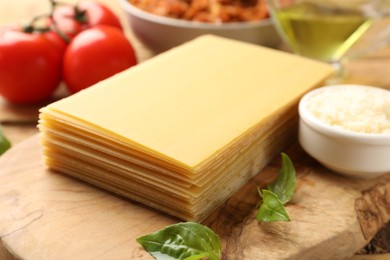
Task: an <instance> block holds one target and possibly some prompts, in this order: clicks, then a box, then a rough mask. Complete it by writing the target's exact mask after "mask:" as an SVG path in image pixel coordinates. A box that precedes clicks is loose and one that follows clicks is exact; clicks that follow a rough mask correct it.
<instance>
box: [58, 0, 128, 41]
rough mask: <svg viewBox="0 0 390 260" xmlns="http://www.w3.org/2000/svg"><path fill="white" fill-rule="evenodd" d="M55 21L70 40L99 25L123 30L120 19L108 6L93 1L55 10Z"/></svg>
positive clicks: (64, 6)
mask: <svg viewBox="0 0 390 260" xmlns="http://www.w3.org/2000/svg"><path fill="white" fill-rule="evenodd" d="M53 19H54V21H55V23H56V25H57V26H58V29H60V30H61V31H62V32H63V33H65V34H66V35H67V36H68V37H69V38H73V37H74V36H76V35H77V34H78V33H80V32H81V31H83V30H85V29H88V28H91V27H93V26H97V25H110V26H114V27H117V28H119V29H121V30H122V25H121V23H120V20H119V18H118V17H117V16H116V15H115V14H114V13H113V12H112V11H111V10H110V9H109V8H108V7H107V6H105V5H103V4H101V3H98V2H92V1H84V2H80V3H79V4H78V5H76V6H71V5H63V6H58V7H56V8H55V9H54V12H53Z"/></svg>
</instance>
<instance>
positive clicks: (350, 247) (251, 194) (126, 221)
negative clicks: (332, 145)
mask: <svg viewBox="0 0 390 260" xmlns="http://www.w3.org/2000/svg"><path fill="white" fill-rule="evenodd" d="M285 152H286V153H287V154H289V156H290V157H291V159H292V160H293V162H294V165H295V167H296V170H297V175H298V182H297V190H296V193H295V195H294V198H293V200H292V202H291V203H289V204H288V205H287V207H286V208H287V211H288V213H289V215H290V217H291V219H292V221H291V222H279V223H261V224H259V223H258V222H257V221H256V219H255V215H256V203H257V202H258V200H259V197H258V194H257V187H259V186H264V185H266V184H267V183H269V182H270V181H272V180H273V178H274V177H275V175H276V174H277V172H278V170H279V167H280V158H276V159H275V160H274V161H273V162H272V163H271V164H270V165H269V166H267V167H266V168H265V169H264V170H263V171H261V172H260V173H259V174H258V175H257V176H256V177H254V178H253V179H252V180H251V181H250V182H249V183H248V184H247V185H245V186H244V187H243V188H242V189H241V190H240V191H239V192H237V193H236V194H235V195H234V196H233V197H232V198H231V199H230V200H228V201H227V202H226V203H225V204H224V205H223V206H222V207H221V208H220V209H218V210H217V211H215V212H214V213H213V214H212V215H211V216H210V217H209V218H208V219H206V221H204V222H203V224H205V225H208V226H209V227H211V228H212V229H213V230H214V231H215V232H216V233H217V234H218V235H219V236H220V237H221V239H222V242H223V248H224V256H223V259H294V258H296V259H298V258H300V259H302V258H304V259H340V258H346V257H349V256H352V255H353V253H354V252H356V251H357V250H359V249H360V248H362V247H363V246H364V245H365V244H366V243H368V240H369V239H370V238H372V237H373V236H374V235H375V233H376V232H377V231H378V230H379V229H380V228H381V227H383V226H384V224H385V223H386V222H387V221H388V220H389V219H390V174H388V175H385V176H382V177H380V178H378V179H375V180H357V179H351V178H346V177H342V176H339V175H336V174H333V173H331V172H330V171H329V170H327V169H325V168H323V167H322V166H320V165H319V164H318V163H316V162H315V161H314V160H312V159H311V158H310V157H309V156H307V155H306V154H305V153H304V152H303V151H302V150H301V148H300V147H299V145H298V144H294V145H293V146H291V147H290V148H289V149H287V150H286V151H285ZM40 157H41V150H40V146H39V140H38V136H33V137H32V138H29V139H27V140H26V141H24V142H22V143H20V144H18V145H17V146H15V147H14V148H12V149H11V150H9V151H8V152H7V153H6V154H4V155H3V156H2V157H1V158H0V238H1V243H0V259H7V258H10V259H12V258H14V257H16V258H22V259H152V257H150V256H149V255H148V254H147V253H146V252H145V251H144V250H143V249H142V248H141V247H140V246H139V245H138V244H137V243H136V241H135V239H136V238H137V237H139V236H142V235H145V234H148V233H151V232H154V231H156V230H158V229H161V228H163V227H165V226H167V225H169V224H173V223H176V222H178V221H180V220H178V219H176V218H173V217H170V216H168V215H166V214H164V213H161V212H159V211H156V210H154V209H151V208H148V207H145V206H143V205H141V204H139V203H136V202H133V201H130V200H127V199H124V198H122V197H119V196H116V195H114V194H112V193H109V192H106V191H104V190H101V189H99V188H96V187H94V186H91V185H88V184H86V183H83V182H80V181H78V180H76V179H72V178H70V177H67V176H64V175H61V174H59V173H55V172H52V171H50V170H47V169H46V168H45V167H44V166H43V164H42V162H41V158H40Z"/></svg>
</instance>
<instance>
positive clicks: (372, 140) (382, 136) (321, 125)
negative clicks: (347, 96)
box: [298, 84, 390, 145]
mask: <svg viewBox="0 0 390 260" xmlns="http://www.w3.org/2000/svg"><path fill="white" fill-rule="evenodd" d="M340 87H344V88H370V89H376V90H379V91H388V90H386V89H382V88H378V87H374V86H368V85H359V84H340V85H329V86H324V87H319V88H316V89H313V90H311V91H309V92H308V93H306V94H305V95H304V96H303V97H302V98H301V100H300V102H299V106H298V111H299V116H300V119H301V120H303V122H305V123H306V124H307V125H309V126H310V127H312V128H314V129H316V130H317V131H318V132H321V133H323V134H326V135H329V136H334V137H340V138H344V139H345V140H350V141H353V142H359V143H368V144H376V145H388V144H390V133H362V132H354V131H352V130H347V129H343V128H339V127H333V126H331V125H328V124H326V123H325V122H322V121H321V120H319V119H318V118H317V117H315V116H314V115H313V114H312V113H310V112H309V111H308V110H307V109H306V103H307V100H308V99H309V98H310V97H311V96H312V95H314V94H316V93H318V92H321V91H324V90H326V89H332V88H340ZM389 93H390V92H389Z"/></svg>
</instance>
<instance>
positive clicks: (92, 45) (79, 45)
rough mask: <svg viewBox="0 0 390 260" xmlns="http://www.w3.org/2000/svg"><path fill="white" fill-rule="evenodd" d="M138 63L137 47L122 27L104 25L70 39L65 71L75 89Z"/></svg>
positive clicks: (73, 89)
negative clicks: (135, 49)
mask: <svg viewBox="0 0 390 260" xmlns="http://www.w3.org/2000/svg"><path fill="white" fill-rule="evenodd" d="M136 64H137V58H136V55H135V52H134V49H133V47H132V45H131V44H130V42H129V41H128V40H127V38H126V37H125V35H124V34H123V33H122V31H121V30H119V29H118V28H115V27H112V26H104V25H101V26H96V27H92V28H91V29H87V30H85V31H83V32H81V33H79V34H78V35H77V36H76V37H75V38H74V39H73V40H72V41H71V42H70V44H69V45H68V48H67V49H66V51H65V55H64V63H63V73H62V74H63V79H64V81H65V83H66V85H67V87H68V89H69V91H70V92H71V93H75V92H77V91H79V90H81V89H84V88H87V87H89V86H91V85H93V84H95V83H97V82H99V81H101V80H103V79H106V78H108V77H110V76H112V75H114V74H116V73H118V72H120V71H123V70H125V69H127V68H129V67H131V66H134V65H136Z"/></svg>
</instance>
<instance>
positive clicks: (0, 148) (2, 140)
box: [0, 128, 11, 155]
mask: <svg viewBox="0 0 390 260" xmlns="http://www.w3.org/2000/svg"><path fill="white" fill-rule="evenodd" d="M10 147H11V143H10V141H9V140H8V139H7V138H6V137H5V136H4V133H3V130H2V129H1V128H0V155H2V154H3V153H5V151H7V150H8V149H9V148H10Z"/></svg>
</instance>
